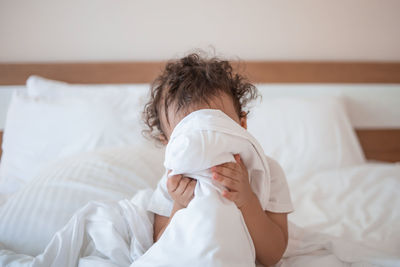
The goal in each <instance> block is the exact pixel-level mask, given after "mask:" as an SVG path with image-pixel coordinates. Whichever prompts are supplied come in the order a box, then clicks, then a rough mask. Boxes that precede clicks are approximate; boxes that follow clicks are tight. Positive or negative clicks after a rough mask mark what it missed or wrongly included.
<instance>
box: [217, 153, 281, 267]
mask: <svg viewBox="0 0 400 267" xmlns="http://www.w3.org/2000/svg"><path fill="white" fill-rule="evenodd" d="M235 159H236V163H225V164H222V165H219V166H215V167H213V168H212V172H213V179H214V180H215V181H217V182H219V183H220V184H222V185H223V186H225V187H226V188H227V189H228V191H223V193H222V195H223V196H224V197H225V198H227V199H229V200H231V201H234V202H235V204H236V206H237V207H238V208H239V209H240V211H241V212H242V215H243V218H244V220H245V222H246V226H247V229H248V230H249V233H250V235H251V238H252V240H253V243H254V247H255V249H256V257H257V260H258V261H259V262H260V263H262V264H263V265H267V266H268V265H273V264H275V263H277V262H278V261H279V260H280V259H281V258H282V255H283V253H284V252H285V249H286V246H287V241H288V229H287V214H286V213H272V212H267V211H266V212H264V210H263V209H262V207H261V204H260V201H259V200H258V198H257V196H256V195H255V194H254V192H253V191H252V190H251V186H250V183H249V178H248V173H247V169H246V166H245V165H244V164H243V162H242V161H241V159H240V157H239V155H235Z"/></svg>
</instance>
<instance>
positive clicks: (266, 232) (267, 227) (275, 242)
mask: <svg viewBox="0 0 400 267" xmlns="http://www.w3.org/2000/svg"><path fill="white" fill-rule="evenodd" d="M204 108H211V109H219V110H221V111H223V112H224V113H225V114H227V115H228V116H229V117H231V118H232V119H233V120H235V121H236V122H237V123H238V124H240V125H241V126H242V127H243V128H245V129H247V120H246V117H245V116H243V117H242V118H239V116H238V115H237V113H236V111H235V108H234V105H233V101H232V99H231V98H230V97H229V96H228V95H225V94H222V95H221V96H219V97H218V98H216V99H214V101H211V102H210V105H198V106H197V107H195V108H194V109H193V110H191V112H193V111H195V110H199V109H204ZM171 113H172V112H171ZM168 115H169V122H170V124H168V123H167V120H166V116H165V115H162V116H161V118H160V119H161V124H162V125H163V131H164V133H165V135H166V136H162V137H160V139H161V141H163V142H164V144H167V143H168V139H169V137H170V135H171V133H172V130H173V129H174V127H175V126H176V125H177V124H178V123H179V121H180V120H181V119H182V118H183V117H184V116H182V117H178V116H171V115H172V114H168ZM235 160H236V163H224V164H221V165H218V166H214V167H212V168H211V171H212V173H213V179H214V180H215V181H216V182H218V183H220V184H221V185H224V186H225V187H226V188H227V190H226V191H223V192H222V195H223V196H224V197H225V198H227V199H229V200H231V201H233V202H234V203H235V204H236V206H237V207H238V209H239V210H240V211H241V213H242V215H243V218H244V220H245V223H246V226H247V228H248V230H249V233H250V235H251V237H252V240H253V243H254V247H255V250H256V258H257V260H258V261H259V262H260V263H261V264H263V265H265V266H269V265H273V264H276V263H277V262H278V261H279V260H280V259H281V258H282V255H283V253H284V252H285V249H286V246H287V242H288V226H287V213H273V212H269V211H264V210H263V209H262V207H261V204H260V201H259V199H258V198H257V196H256V195H255V194H254V192H253V191H252V189H251V187H250V183H249V177H248V172H247V169H246V166H245V165H244V164H243V162H242V161H241V159H240V156H239V155H235ZM195 186H196V181H195V180H193V179H191V178H187V177H182V175H175V176H172V177H170V178H169V179H168V180H167V189H168V193H169V194H170V195H171V197H172V199H173V200H174V205H173V209H172V212H171V215H170V217H164V216H160V215H158V214H156V215H155V219H154V241H155V242H156V241H157V240H158V239H159V238H160V237H161V235H162V233H163V232H164V230H165V228H166V227H167V226H168V224H169V222H170V221H171V219H172V218H173V216H174V214H175V213H176V212H177V211H178V210H180V209H183V208H186V207H187V205H188V204H189V202H190V201H191V200H192V199H193V197H194V194H193V192H194V188H195Z"/></svg>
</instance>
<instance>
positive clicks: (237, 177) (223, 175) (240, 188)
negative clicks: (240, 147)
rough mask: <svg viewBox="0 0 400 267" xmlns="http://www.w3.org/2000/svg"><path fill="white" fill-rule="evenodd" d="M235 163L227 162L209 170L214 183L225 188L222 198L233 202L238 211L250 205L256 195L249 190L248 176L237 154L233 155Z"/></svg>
mask: <svg viewBox="0 0 400 267" xmlns="http://www.w3.org/2000/svg"><path fill="white" fill-rule="evenodd" d="M234 157H235V160H236V163H234V162H228V163H224V164H221V165H217V166H214V167H212V168H211V171H212V175H213V176H212V178H213V180H214V181H216V182H218V183H219V184H221V185H223V186H225V187H226V188H227V189H228V190H224V191H222V196H224V197H225V198H227V199H229V200H231V201H233V202H235V204H236V206H237V207H238V208H239V209H240V208H242V207H243V206H244V205H246V204H247V203H251V202H252V201H253V200H254V198H255V197H256V195H255V194H254V193H253V190H251V186H250V182H249V174H248V172H247V168H246V166H245V165H244V164H243V162H242V160H241V158H240V156H239V154H236V155H234Z"/></svg>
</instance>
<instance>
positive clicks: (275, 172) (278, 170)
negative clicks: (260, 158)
mask: <svg viewBox="0 0 400 267" xmlns="http://www.w3.org/2000/svg"><path fill="white" fill-rule="evenodd" d="M264 157H265V159H266V160H267V163H268V167H269V171H270V174H271V176H272V177H276V176H285V172H284V171H283V168H282V166H281V165H280V164H279V162H278V161H277V160H275V159H273V158H271V157H270V156H267V155H264Z"/></svg>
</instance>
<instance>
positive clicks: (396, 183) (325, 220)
mask: <svg viewBox="0 0 400 267" xmlns="http://www.w3.org/2000/svg"><path fill="white" fill-rule="evenodd" d="M289 183H290V187H291V192H292V197H293V203H294V205H295V212H293V213H292V214H290V215H289V221H290V222H291V225H290V227H289V238H290V241H289V247H288V249H287V251H286V253H285V258H284V259H283V260H282V261H281V263H280V264H279V265H280V266H348V265H349V264H354V265H352V266H400V224H399V222H400V209H399V207H400V194H399V189H400V165H399V164H383V163H368V164H363V165H359V166H354V167H348V168H343V169H339V170H331V171H325V172H319V173H317V174H314V175H312V176H298V177H297V178H296V179H292V180H291V181H289ZM346 264H347V265H346Z"/></svg>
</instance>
